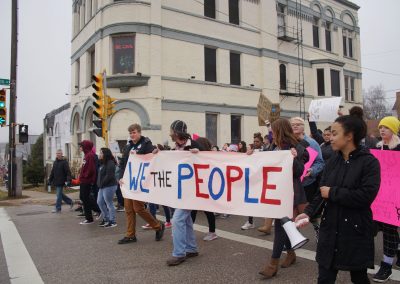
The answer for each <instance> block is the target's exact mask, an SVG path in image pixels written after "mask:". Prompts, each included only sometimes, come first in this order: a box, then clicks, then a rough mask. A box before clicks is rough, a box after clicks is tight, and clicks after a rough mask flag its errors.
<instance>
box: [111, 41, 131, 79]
mask: <svg viewBox="0 0 400 284" xmlns="http://www.w3.org/2000/svg"><path fill="white" fill-rule="evenodd" d="M113 63H114V64H113V67H114V70H113V71H114V72H113V73H114V74H121V73H122V74H125V73H133V72H134V65H135V36H134V35H126V36H114V37H113Z"/></svg>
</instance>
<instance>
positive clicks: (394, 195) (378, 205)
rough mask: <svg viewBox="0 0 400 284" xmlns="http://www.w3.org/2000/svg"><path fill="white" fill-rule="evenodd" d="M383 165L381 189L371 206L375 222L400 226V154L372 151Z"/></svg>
mask: <svg viewBox="0 0 400 284" xmlns="http://www.w3.org/2000/svg"><path fill="white" fill-rule="evenodd" d="M371 153H372V155H374V156H375V157H376V158H377V159H378V160H379V163H380V164H381V187H380V188H379V192H378V195H377V196H376V198H375V200H374V202H373V203H372V205H371V209H372V213H373V215H374V220H376V221H380V222H384V223H387V224H392V225H395V226H400V221H399V219H400V191H399V187H400V175H399V173H398V170H399V168H400V152H397V151H385V150H371Z"/></svg>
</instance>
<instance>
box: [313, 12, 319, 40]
mask: <svg viewBox="0 0 400 284" xmlns="http://www.w3.org/2000/svg"><path fill="white" fill-rule="evenodd" d="M313 46H314V47H319V19H318V18H316V17H314V21H313Z"/></svg>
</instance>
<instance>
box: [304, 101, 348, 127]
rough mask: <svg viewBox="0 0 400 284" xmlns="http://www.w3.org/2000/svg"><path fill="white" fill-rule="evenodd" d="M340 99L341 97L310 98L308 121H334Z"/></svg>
mask: <svg viewBox="0 0 400 284" xmlns="http://www.w3.org/2000/svg"><path fill="white" fill-rule="evenodd" d="M341 100H342V98H341V97H337V98H329V99H320V100H312V101H311V103H310V107H309V109H308V112H309V114H310V121H324V122H333V121H335V119H336V118H337V116H338V114H337V113H338V110H339V106H340V102H341Z"/></svg>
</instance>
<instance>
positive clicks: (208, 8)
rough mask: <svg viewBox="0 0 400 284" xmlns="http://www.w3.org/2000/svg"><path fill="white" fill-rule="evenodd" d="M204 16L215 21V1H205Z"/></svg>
mask: <svg viewBox="0 0 400 284" xmlns="http://www.w3.org/2000/svg"><path fill="white" fill-rule="evenodd" d="M204 16H206V17H209V18H213V19H215V0H204Z"/></svg>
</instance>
